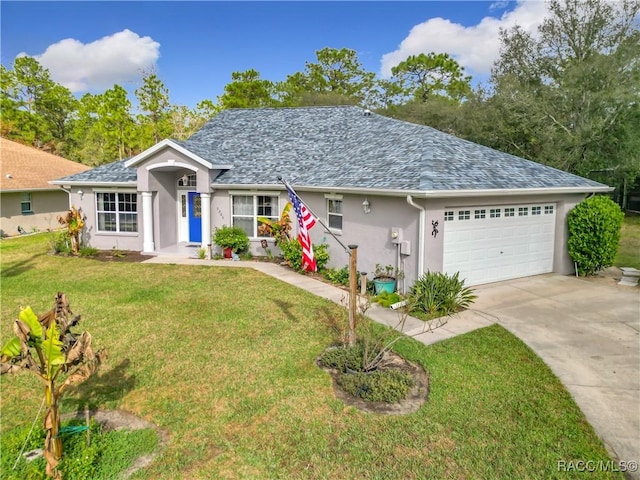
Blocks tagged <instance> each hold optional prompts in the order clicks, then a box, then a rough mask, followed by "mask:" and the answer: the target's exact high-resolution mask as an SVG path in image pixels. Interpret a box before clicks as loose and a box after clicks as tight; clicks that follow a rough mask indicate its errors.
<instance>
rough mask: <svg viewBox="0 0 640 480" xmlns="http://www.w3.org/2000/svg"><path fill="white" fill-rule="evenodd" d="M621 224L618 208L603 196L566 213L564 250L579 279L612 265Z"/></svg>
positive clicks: (580, 204)
mask: <svg viewBox="0 0 640 480" xmlns="http://www.w3.org/2000/svg"><path fill="white" fill-rule="evenodd" d="M623 220H624V213H622V210H620V207H619V206H618V205H617V204H616V203H615V202H614V201H613V200H611V199H610V198H609V197H607V196H604V195H599V196H595V197H590V198H588V199H586V200H584V201H583V202H581V203H579V204H578V205H576V206H575V207H574V208H573V209H572V210H571V211H570V212H569V215H568V216H567V222H568V225H569V239H568V241H567V247H568V250H569V255H570V256H571V258H572V259H573V261H574V262H576V266H577V269H578V273H579V274H580V275H593V274H594V273H596V272H599V271H600V270H602V269H604V268H607V267H610V266H611V265H613V261H614V260H615V258H616V253H618V244H619V243H620V229H621V228H622V221H623Z"/></svg>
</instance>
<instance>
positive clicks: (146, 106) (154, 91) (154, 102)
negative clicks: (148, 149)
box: [135, 72, 171, 143]
mask: <svg viewBox="0 0 640 480" xmlns="http://www.w3.org/2000/svg"><path fill="white" fill-rule="evenodd" d="M135 96H136V98H137V99H138V105H139V109H140V111H142V112H143V114H144V115H141V116H140V118H139V120H140V126H141V129H142V132H143V134H144V137H150V139H151V140H152V141H153V143H158V142H159V141H160V140H162V139H164V138H167V137H168V136H169V134H170V132H171V124H170V123H169V121H168V113H169V108H170V106H171V103H170V102H169V90H168V89H167V87H165V85H164V83H163V82H162V80H160V78H158V76H157V75H156V74H155V73H153V72H147V73H145V74H144V76H143V77H142V86H140V87H139V88H137V89H136V91H135Z"/></svg>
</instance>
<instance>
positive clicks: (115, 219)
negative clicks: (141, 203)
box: [96, 192, 138, 233]
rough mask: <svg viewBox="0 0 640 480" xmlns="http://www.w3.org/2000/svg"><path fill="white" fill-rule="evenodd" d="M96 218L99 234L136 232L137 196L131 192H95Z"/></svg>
mask: <svg viewBox="0 0 640 480" xmlns="http://www.w3.org/2000/svg"><path fill="white" fill-rule="evenodd" d="M96 217H97V219H98V231H99V232H126V233H135V232H137V231H138V196H137V194H136V193H133V192H132V193H125V192H96Z"/></svg>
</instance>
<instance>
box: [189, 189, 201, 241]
mask: <svg viewBox="0 0 640 480" xmlns="http://www.w3.org/2000/svg"><path fill="white" fill-rule="evenodd" d="M200 207H201V205H200V194H199V193H196V192H189V241H190V242H202V213H201V212H202V210H201V208H200Z"/></svg>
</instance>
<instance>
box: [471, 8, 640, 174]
mask: <svg viewBox="0 0 640 480" xmlns="http://www.w3.org/2000/svg"><path fill="white" fill-rule="evenodd" d="M639 14H640V3H638V2H637V1H629V0H624V1H621V2H607V1H605V0H587V1H582V0H567V1H559V0H552V1H551V2H550V3H549V16H548V17H547V18H545V19H544V21H543V23H542V25H541V26H540V27H539V35H538V37H534V36H533V35H531V34H528V33H527V32H525V31H524V30H523V29H522V28H520V27H518V26H516V27H514V28H512V29H511V30H509V31H503V32H502V34H501V40H502V49H501V54H500V58H499V59H498V61H497V62H496V64H495V66H494V70H493V74H492V85H493V88H494V94H493V96H492V97H491V98H490V99H489V100H488V102H487V103H486V105H485V106H486V107H487V108H488V109H493V110H495V113H493V114H491V115H490V117H491V118H492V119H493V120H494V122H493V123H489V122H487V123H486V124H485V127H484V128H485V129H492V130H494V131H495V135H494V140H495V144H492V145H490V146H493V147H495V148H498V149H501V150H505V151H508V152H510V153H514V154H516V155H520V156H523V157H525V158H531V159H534V160H536V161H539V162H542V163H545V164H548V165H551V166H553V167H556V168H560V169H562V170H566V171H569V172H572V173H576V174H578V175H582V176H587V177H591V178H596V179H599V180H601V181H606V182H607V183H614V184H621V183H622V182H623V181H626V182H629V183H632V182H633V180H634V179H635V178H636V177H637V175H638V173H639V172H640V156H639V155H638V153H637V152H638V138H640V122H638V121H637V119H638V101H639V100H640V87H639V85H640V62H638V58H640V29H639V28H638V22H637V18H638V15H639ZM476 134H477V133H476ZM480 136H486V134H480ZM472 139H473V138H472Z"/></svg>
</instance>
